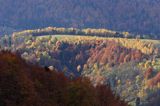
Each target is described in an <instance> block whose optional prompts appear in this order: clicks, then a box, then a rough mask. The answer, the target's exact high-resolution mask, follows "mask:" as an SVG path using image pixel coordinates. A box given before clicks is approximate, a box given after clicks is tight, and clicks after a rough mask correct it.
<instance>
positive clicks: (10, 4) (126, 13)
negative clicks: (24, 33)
mask: <svg viewBox="0 0 160 106" xmlns="http://www.w3.org/2000/svg"><path fill="white" fill-rule="evenodd" d="M0 4H1V7H0V17H1V18H0V26H6V27H12V28H13V29H19V28H20V29H32V28H38V27H46V26H56V27H59V26H61V27H78V28H85V27H90V28H108V29H112V30H118V31H129V32H134V33H141V34H152V33H153V34H159V33H160V29H159V27H160V14H159V9H160V7H159V5H160V1H158V0H132V1H129V0H91V1H90V0H78V1H77V0H23V1H22V0H14V1H13V0H5V1H3V0H1V1H0Z"/></svg>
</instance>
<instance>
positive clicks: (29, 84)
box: [0, 51, 127, 106]
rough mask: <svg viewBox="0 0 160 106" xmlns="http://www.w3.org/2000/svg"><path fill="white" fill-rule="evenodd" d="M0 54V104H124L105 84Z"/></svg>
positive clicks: (32, 105) (24, 105)
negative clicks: (94, 83)
mask: <svg viewBox="0 0 160 106" xmlns="http://www.w3.org/2000/svg"><path fill="white" fill-rule="evenodd" d="M0 55H1V57H0V67H1V68H0V106H93V105H94V106H108V105H110V106H127V104H126V103H125V102H124V101H121V100H120V98H118V97H117V96H116V95H114V94H113V93H112V91H111V89H110V88H109V87H107V86H105V85H99V86H97V87H93V86H92V85H91V83H90V81H88V80H87V79H85V78H83V79H82V78H77V79H74V80H70V79H68V78H66V77H65V76H64V75H63V74H62V73H57V72H56V71H55V70H49V69H44V68H40V67H38V66H35V65H30V64H26V62H25V61H24V60H22V59H21V58H20V57H19V56H17V55H16V54H12V53H10V52H7V51H5V52H4V51H2V52H0Z"/></svg>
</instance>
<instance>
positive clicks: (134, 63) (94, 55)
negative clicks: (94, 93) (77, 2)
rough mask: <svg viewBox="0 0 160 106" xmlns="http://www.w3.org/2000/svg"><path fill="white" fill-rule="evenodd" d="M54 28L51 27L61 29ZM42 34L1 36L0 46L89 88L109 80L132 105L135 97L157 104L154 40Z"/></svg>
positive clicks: (159, 82) (159, 48)
mask: <svg viewBox="0 0 160 106" xmlns="http://www.w3.org/2000/svg"><path fill="white" fill-rule="evenodd" d="M49 29H50V28H49ZM51 29H52V28H51ZM53 29H54V28H53ZM60 29H61V28H60ZM60 29H59V28H56V29H54V31H55V32H56V33H57V31H60V32H61V33H62V32H63V31H62V29H63V28H62V29H61V30H60ZM84 30H85V29H84ZM54 31H53V32H54ZM65 31H70V30H69V29H68V30H65ZM93 31H94V33H95V32H96V31H97V32H98V33H100V32H101V31H100V32H99V30H93ZM51 32H52V31H51ZM71 32H72V30H71ZM73 32H74V31H73ZM89 32H90V31H89ZM91 32H92V31H91ZM64 33H65V32H64ZM69 33H70V32H67V34H69ZM108 33H110V34H111V35H112V32H110V31H107V35H108ZM43 34H44V35H43ZM47 34H49V32H48V30H47V32H46V29H41V30H31V31H30V30H29V31H23V32H19V33H14V34H13V35H12V36H4V37H1V40H0V45H1V50H4V49H5V50H8V49H9V50H11V51H12V52H17V53H18V54H19V55H20V56H21V57H22V58H23V59H25V60H26V62H27V63H30V64H36V65H39V66H41V67H45V68H49V69H52V70H54V69H56V70H58V71H60V72H62V73H64V74H65V76H67V77H68V78H71V79H74V78H77V77H87V78H88V79H90V81H91V83H92V84H93V85H94V86H97V85H99V84H105V85H107V84H109V85H110V86H111V89H112V90H113V92H115V93H116V94H117V95H119V96H120V97H121V99H123V100H125V101H127V102H129V104H131V105H133V106H134V105H135V104H136V98H139V99H140V103H141V104H142V106H143V105H144V106H150V105H152V104H154V105H155V106H159V103H158V99H159V98H160V96H159V93H160V71H159V70H160V67H159V65H160V55H159V54H160V41H159V40H143V39H138V38H137V39H127V38H106V37H96V36H94V37H91V36H83V35H81V36H78V35H77V36H72V35H47ZM113 35H114V34H113ZM153 95H154V96H153Z"/></svg>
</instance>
